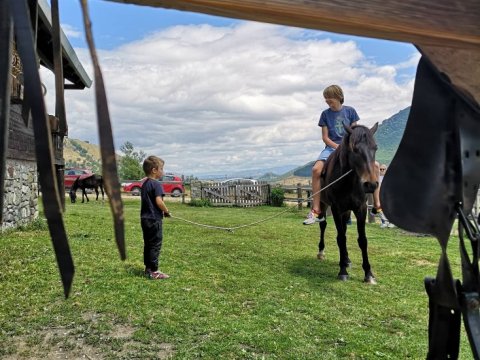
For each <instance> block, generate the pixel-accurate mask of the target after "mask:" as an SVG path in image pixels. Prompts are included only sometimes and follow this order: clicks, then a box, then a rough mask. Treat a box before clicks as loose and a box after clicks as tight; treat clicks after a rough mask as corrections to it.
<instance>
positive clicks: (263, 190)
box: [191, 182, 270, 207]
mask: <svg viewBox="0 0 480 360" xmlns="http://www.w3.org/2000/svg"><path fill="white" fill-rule="evenodd" d="M191 197H192V200H196V199H201V200H208V201H210V203H211V204H212V205H214V206H240V207H248V206H258V205H266V204H269V203H270V185H269V184H267V183H259V184H223V183H202V182H192V183H191Z"/></svg>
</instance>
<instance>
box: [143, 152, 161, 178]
mask: <svg viewBox="0 0 480 360" xmlns="http://www.w3.org/2000/svg"><path fill="white" fill-rule="evenodd" d="M164 164H165V161H163V160H162V159H160V158H159V157H158V156H154V155H150V156H149V157H147V158H146V159H145V160H144V161H143V172H144V173H145V175H147V176H148V175H150V174H151V173H152V170H153V169H158V168H160V167H161V166H163V165H164Z"/></svg>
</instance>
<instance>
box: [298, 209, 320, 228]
mask: <svg viewBox="0 0 480 360" xmlns="http://www.w3.org/2000/svg"><path fill="white" fill-rule="evenodd" d="M322 221H325V216H323V215H321V214H317V212H316V211H314V210H313V209H312V210H310V212H309V213H308V215H307V218H306V219H305V220H303V225H312V224H315V223H316V222H322Z"/></svg>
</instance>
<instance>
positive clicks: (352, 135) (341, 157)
mask: <svg viewBox="0 0 480 360" xmlns="http://www.w3.org/2000/svg"><path fill="white" fill-rule="evenodd" d="M344 127H345V130H346V132H347V133H346V134H345V136H344V137H343V141H342V143H341V144H340V146H339V147H338V148H337V149H336V150H335V151H334V152H333V153H332V155H330V157H329V158H328V160H327V161H326V162H325V166H324V169H325V170H324V174H323V175H322V177H321V182H322V189H325V190H324V191H322V196H321V201H322V202H321V210H322V214H326V211H327V208H328V206H330V207H331V209H332V215H333V219H334V221H335V227H336V228H337V245H338V249H339V251H340V262H339V266H340V272H339V273H338V279H340V280H347V279H348V272H347V268H348V267H349V265H350V259H349V258H348V251H347V236H346V233H347V222H348V219H349V218H350V214H351V212H352V211H353V213H354V214H355V217H356V218H357V232H358V240H357V241H358V246H359V247H360V249H361V251H362V267H363V270H364V272H365V278H364V282H366V283H370V284H375V283H376V280H375V277H374V276H373V273H372V270H371V267H370V263H369V261H368V252H367V236H366V233H365V222H366V218H367V201H366V194H367V193H373V191H374V190H375V189H376V188H377V186H378V182H377V176H376V175H375V153H376V151H377V144H376V142H375V139H374V137H373V135H374V134H375V132H376V131H377V128H378V123H377V124H375V125H374V126H373V127H372V128H371V129H369V128H367V127H365V126H362V125H356V126H352V127H348V126H344ZM342 176H344V177H342ZM341 177H342V178H341ZM340 178H341V179H340ZM337 179H338V181H336V180H337ZM329 184H330V186H329ZM326 227H327V222H326V221H323V222H320V243H319V244H318V249H319V253H318V258H319V259H322V257H324V248H325V242H324V237H325V229H326Z"/></svg>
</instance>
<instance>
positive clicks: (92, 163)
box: [63, 138, 102, 173]
mask: <svg viewBox="0 0 480 360" xmlns="http://www.w3.org/2000/svg"><path fill="white" fill-rule="evenodd" d="M63 157H64V158H65V167H78V168H84V169H90V170H92V171H93V172H95V173H98V172H100V170H101V164H102V161H101V155H100V147H99V146H98V145H94V144H90V143H88V142H86V141H82V140H77V139H70V138H66V139H65V144H64V147H63Z"/></svg>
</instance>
